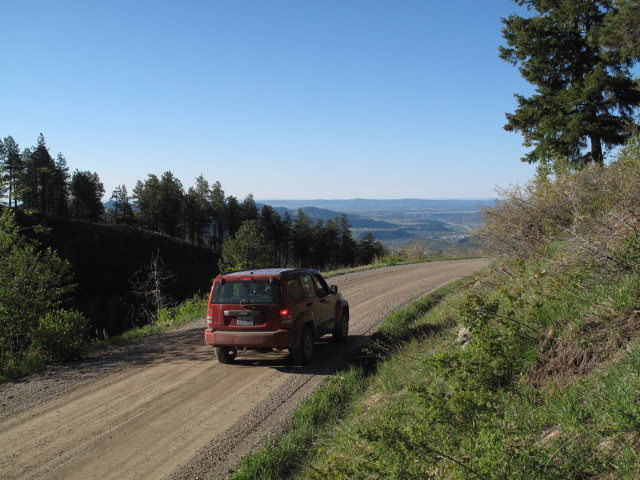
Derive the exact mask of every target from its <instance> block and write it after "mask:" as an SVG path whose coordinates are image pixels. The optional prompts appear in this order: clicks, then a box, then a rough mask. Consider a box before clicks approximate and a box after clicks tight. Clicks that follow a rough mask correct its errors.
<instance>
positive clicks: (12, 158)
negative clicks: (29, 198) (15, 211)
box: [0, 135, 22, 207]
mask: <svg viewBox="0 0 640 480" xmlns="http://www.w3.org/2000/svg"><path fill="white" fill-rule="evenodd" d="M0 144H2V149H1V151H0V174H1V178H0V181H3V182H6V187H7V192H8V198H7V205H9V206H11V205H12V204H13V206H14V207H17V206H18V191H17V189H18V179H19V177H20V175H21V174H22V156H21V155H20V148H19V147H18V144H17V143H16V141H15V140H14V139H13V137H12V136H11V135H9V136H7V137H5V138H4V142H1V141H0Z"/></svg>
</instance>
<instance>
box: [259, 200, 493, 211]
mask: <svg viewBox="0 0 640 480" xmlns="http://www.w3.org/2000/svg"><path fill="white" fill-rule="evenodd" d="M256 202H258V203H262V204H265V205H270V206H272V207H273V208H274V209H275V208H276V207H285V208H288V209H294V210H297V209H298V208H304V207H314V208H320V209H328V210H334V211H341V212H345V213H351V212H355V213H362V212H381V211H398V210H404V211H415V210H419V211H423V212H425V211H431V212H442V211H446V212H463V211H466V212H473V211H478V210H479V208H480V207H488V206H492V205H493V204H494V203H495V200H494V199H491V198H479V199H474V198H471V199H420V198H399V199H366V198H353V199H344V200H321V199H316V200H313V199H309V200H278V199H276V200H256Z"/></svg>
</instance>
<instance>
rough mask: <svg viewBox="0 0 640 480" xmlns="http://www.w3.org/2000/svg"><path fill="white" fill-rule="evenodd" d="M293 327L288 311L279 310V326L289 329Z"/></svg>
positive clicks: (284, 309)
mask: <svg viewBox="0 0 640 480" xmlns="http://www.w3.org/2000/svg"><path fill="white" fill-rule="evenodd" d="M292 325H293V317H292V316H291V313H290V312H289V310H288V309H286V308H283V309H281V310H280V326H281V327H291V326H292Z"/></svg>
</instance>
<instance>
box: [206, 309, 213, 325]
mask: <svg viewBox="0 0 640 480" xmlns="http://www.w3.org/2000/svg"><path fill="white" fill-rule="evenodd" d="M207 328H208V329H209V330H211V329H212V328H213V309H212V308H211V306H208V307H207Z"/></svg>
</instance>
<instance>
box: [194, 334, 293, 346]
mask: <svg viewBox="0 0 640 480" xmlns="http://www.w3.org/2000/svg"><path fill="white" fill-rule="evenodd" d="M295 338H296V335H295V331H294V330H282V329H281V330H276V331H275V332H228V331H224V330H219V331H215V330H209V329H207V330H205V331H204V341H205V343H206V344H207V345H213V346H214V347H247V348H258V347H272V348H278V347H280V348H286V347H291V346H293V345H294V344H295Z"/></svg>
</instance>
